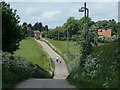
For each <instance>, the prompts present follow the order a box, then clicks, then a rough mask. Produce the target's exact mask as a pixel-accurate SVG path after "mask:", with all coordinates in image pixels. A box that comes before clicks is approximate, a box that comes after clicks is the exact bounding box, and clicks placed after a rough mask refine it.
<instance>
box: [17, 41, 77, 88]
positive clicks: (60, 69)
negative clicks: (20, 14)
mask: <svg viewBox="0 0 120 90" xmlns="http://www.w3.org/2000/svg"><path fill="white" fill-rule="evenodd" d="M36 41H37V42H38V43H40V44H41V46H42V47H43V49H44V50H45V51H46V53H47V54H48V55H49V56H50V57H51V59H52V60H53V62H54V63H55V71H54V79H28V80H25V81H23V82H21V83H19V84H17V85H16V87H15V90H17V88H72V90H74V89H76V88H75V87H74V86H72V85H70V84H69V83H68V82H67V80H66V77H67V76H68V74H69V73H68V71H67V67H66V64H65V62H64V60H63V59H62V58H61V57H60V56H59V55H58V54H57V53H56V52H55V51H54V50H53V49H52V48H51V47H50V46H49V45H47V44H46V43H45V42H43V41H39V40H36ZM57 56H58V58H59V61H61V63H60V62H56V57H57Z"/></svg>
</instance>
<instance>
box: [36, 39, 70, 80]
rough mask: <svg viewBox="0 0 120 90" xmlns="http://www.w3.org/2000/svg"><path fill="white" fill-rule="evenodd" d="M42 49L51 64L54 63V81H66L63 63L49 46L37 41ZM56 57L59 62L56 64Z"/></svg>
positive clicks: (65, 68)
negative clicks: (51, 61) (49, 58)
mask: <svg viewBox="0 0 120 90" xmlns="http://www.w3.org/2000/svg"><path fill="white" fill-rule="evenodd" d="M37 42H39V43H40V44H41V46H42V47H43V49H44V50H45V51H46V52H47V54H48V55H49V56H50V57H51V59H52V60H53V62H54V63H55V71H54V79H66V77H67V76H68V74H69V73H68V70H67V66H66V63H65V61H64V60H63V59H62V57H60V56H59V55H58V54H57V53H56V52H55V51H54V50H53V49H52V48H51V47H50V46H49V45H47V44H46V43H45V42H43V41H40V40H37ZM57 56H58V58H59V60H58V62H56V57H57ZM60 61H61V63H60Z"/></svg>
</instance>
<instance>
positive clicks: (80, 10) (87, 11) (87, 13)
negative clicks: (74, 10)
mask: <svg viewBox="0 0 120 90" xmlns="http://www.w3.org/2000/svg"><path fill="white" fill-rule="evenodd" d="M78 12H84V24H85V26H84V30H85V37H86V39H87V35H88V31H89V28H88V19H89V9H88V8H86V2H85V3H84V7H81V9H79V10H78Z"/></svg>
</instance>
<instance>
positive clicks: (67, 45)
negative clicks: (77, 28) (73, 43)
mask: <svg viewBox="0 0 120 90" xmlns="http://www.w3.org/2000/svg"><path fill="white" fill-rule="evenodd" d="M67 52H68V53H69V31H68V29H67Z"/></svg>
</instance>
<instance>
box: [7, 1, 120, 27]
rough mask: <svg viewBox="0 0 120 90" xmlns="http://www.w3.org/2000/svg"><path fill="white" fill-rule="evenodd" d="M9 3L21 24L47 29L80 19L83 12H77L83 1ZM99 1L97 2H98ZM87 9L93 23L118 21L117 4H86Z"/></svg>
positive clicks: (100, 2) (110, 2)
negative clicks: (46, 27)
mask: <svg viewBox="0 0 120 90" xmlns="http://www.w3.org/2000/svg"><path fill="white" fill-rule="evenodd" d="M6 1H7V2H8V3H10V5H11V7H12V8H13V9H16V10H17V14H18V15H19V16H20V21H21V24H22V23H23V22H27V23H31V24H32V25H34V24H35V23H36V22H42V24H43V25H48V27H49V28H55V27H56V26H61V25H63V24H64V23H65V22H66V21H67V19H68V18H69V17H75V18H76V19H80V18H81V17H83V16H84V13H83V12H78V9H80V8H81V7H83V4H84V1H81V2H76V1H75V0H74V1H72V2H68V1H66V2H54V1H52V2H50V1H49V2H48V1H46V0H45V1H46V2H38V1H37V0H36V1H30V0H28V1H26V2H25V1H22V0H18V1H17V2H15V1H14V0H13V1H12V0H11V1H10V0H6ZM98 1H99V0H98ZM87 8H89V10H90V14H89V16H90V17H91V18H92V20H94V21H98V20H109V19H115V20H116V21H117V20H118V2H117V1H116V2H115V0H114V2H112V0H110V1H109V2H107V1H106V2H104V1H103V2H102V0H101V1H99V2H87Z"/></svg>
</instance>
